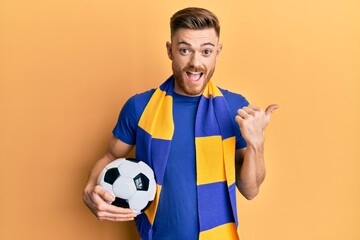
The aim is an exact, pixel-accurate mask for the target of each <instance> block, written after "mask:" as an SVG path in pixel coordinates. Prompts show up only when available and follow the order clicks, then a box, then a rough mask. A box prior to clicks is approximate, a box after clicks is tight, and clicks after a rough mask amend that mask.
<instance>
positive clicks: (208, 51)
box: [203, 49, 212, 56]
mask: <svg viewBox="0 0 360 240" xmlns="http://www.w3.org/2000/svg"><path fill="white" fill-rule="evenodd" d="M211 53H212V50H211V49H205V50H204V51H203V55H204V56H209V55H210V54H211Z"/></svg>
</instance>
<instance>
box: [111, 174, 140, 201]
mask: <svg viewBox="0 0 360 240" xmlns="http://www.w3.org/2000/svg"><path fill="white" fill-rule="evenodd" d="M112 189H113V191H114V194H115V196H117V197H119V198H123V199H129V198H130V197H131V196H133V195H134V194H135V193H136V186H135V183H134V180H133V179H132V178H128V177H124V176H120V177H119V178H118V179H116V181H115V182H114V184H113V185H112Z"/></svg>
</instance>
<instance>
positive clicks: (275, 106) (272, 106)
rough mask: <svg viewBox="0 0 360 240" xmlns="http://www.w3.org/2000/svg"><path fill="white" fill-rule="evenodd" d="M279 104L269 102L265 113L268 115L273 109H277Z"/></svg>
mask: <svg viewBox="0 0 360 240" xmlns="http://www.w3.org/2000/svg"><path fill="white" fill-rule="evenodd" d="M279 107H280V106H279V105H277V104H271V105H269V106H268V107H267V108H266V109H265V114H266V115H270V114H271V113H272V112H273V111H274V110H276V109H278V108H279Z"/></svg>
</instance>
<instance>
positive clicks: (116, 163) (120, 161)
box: [105, 158, 125, 169]
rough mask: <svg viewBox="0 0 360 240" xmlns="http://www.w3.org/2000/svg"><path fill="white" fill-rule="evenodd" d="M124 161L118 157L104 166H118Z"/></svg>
mask: <svg viewBox="0 0 360 240" xmlns="http://www.w3.org/2000/svg"><path fill="white" fill-rule="evenodd" d="M123 161H125V158H118V159H116V160H114V161H112V162H111V163H109V164H107V165H106V166H105V168H106V169H110V168H115V167H119V165H120V164H121V163H122V162H123Z"/></svg>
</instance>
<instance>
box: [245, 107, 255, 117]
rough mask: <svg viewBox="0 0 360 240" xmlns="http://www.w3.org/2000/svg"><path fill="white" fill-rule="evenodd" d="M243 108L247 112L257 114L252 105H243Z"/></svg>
mask: <svg viewBox="0 0 360 240" xmlns="http://www.w3.org/2000/svg"><path fill="white" fill-rule="evenodd" d="M242 110H244V111H245V112H246V113H247V114H249V115H252V116H255V111H256V110H255V109H253V108H251V107H243V108H242Z"/></svg>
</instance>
